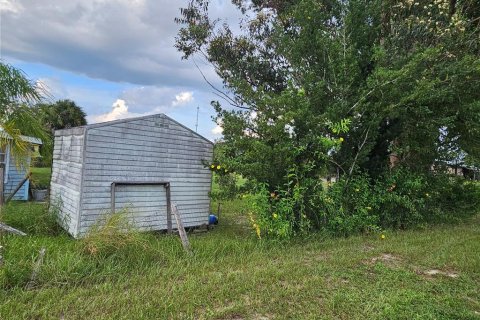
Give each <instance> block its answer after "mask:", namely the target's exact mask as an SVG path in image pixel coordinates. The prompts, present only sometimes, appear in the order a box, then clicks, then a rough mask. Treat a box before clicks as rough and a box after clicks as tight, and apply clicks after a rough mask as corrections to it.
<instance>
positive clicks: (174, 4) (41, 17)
mask: <svg viewBox="0 0 480 320" xmlns="http://www.w3.org/2000/svg"><path fill="white" fill-rule="evenodd" d="M215 2H218V3H215ZM20 3H21V4H20ZM186 5H187V1H181V2H179V1H175V0H101V1H98V0H70V1H65V0H49V1H38V0H22V1H14V0H10V1H9V0H0V8H1V11H2V13H3V12H5V14H2V17H1V18H2V29H4V30H8V32H2V55H3V56H6V57H9V58H14V59H18V60H21V61H29V62H36V63H43V64H47V65H50V66H53V67H55V68H59V69H63V70H69V71H72V72H75V73H81V74H84V75H86V76H88V77H90V78H97V79H105V80H109V81H112V82H125V83H132V84H140V85H162V86H186V85H188V86H196V87H199V86H201V87H206V84H205V82H204V80H203V78H202V76H201V74H200V72H198V70H196V69H195V67H194V65H193V63H192V62H191V61H187V62H186V61H182V59H181V56H182V54H181V53H180V52H178V51H177V49H176V48H175V47H174V44H175V36H176V35H177V33H178V30H179V28H180V27H181V26H180V25H178V24H176V23H175V22H174V18H175V17H178V16H180V10H179V9H180V7H184V6H186ZM211 10H212V16H214V17H222V18H228V19H229V21H231V22H232V23H235V20H236V17H238V10H237V9H236V8H235V6H234V5H233V4H231V3H230V1H221V0H218V1H214V2H213V3H212V5H211ZM18 26H22V27H21V28H18ZM198 65H199V67H200V68H201V69H202V71H203V73H204V74H205V75H206V76H207V78H208V79H209V80H210V81H211V82H214V83H216V84H217V85H219V86H221V81H220V79H219V78H218V77H217V76H216V75H215V72H214V70H213V68H212V67H211V66H210V65H207V64H202V63H200V62H199V64H198Z"/></svg>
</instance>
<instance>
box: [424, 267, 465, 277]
mask: <svg viewBox="0 0 480 320" xmlns="http://www.w3.org/2000/svg"><path fill="white" fill-rule="evenodd" d="M417 273H418V274H421V275H424V276H425V277H427V278H434V277H438V276H443V277H449V278H453V279H456V278H458V277H459V274H458V272H454V271H444V270H440V269H430V270H420V271H417Z"/></svg>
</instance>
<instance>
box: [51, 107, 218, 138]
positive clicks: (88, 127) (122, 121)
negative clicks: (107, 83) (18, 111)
mask: <svg viewBox="0 0 480 320" xmlns="http://www.w3.org/2000/svg"><path fill="white" fill-rule="evenodd" d="M148 118H166V119H168V120H170V121H172V122H174V123H176V124H178V125H179V126H181V127H183V128H185V129H187V130H188V131H190V132H191V133H193V134H195V135H196V136H198V137H199V138H201V139H203V140H205V141H206V142H208V143H210V144H213V142H212V141H210V140H208V139H207V138H205V137H204V136H202V135H201V134H199V133H198V132H195V131H193V130H192V129H190V128H189V127H187V126H185V125H183V124H181V123H180V122H178V121H176V120H174V119H172V118H170V117H169V116H167V115H166V114H164V113H156V114H151V115H148V116H142V117H134V118H126V119H119V120H112V121H105V122H99V123H92V124H87V125H85V126H80V127H76V128H86V129H87V130H88V129H91V128H99V127H106V126H110V125H114V124H120V123H127V122H131V121H136V120H141V119H148ZM71 129H74V128H69V129H61V130H55V132H59V133H61V132H62V131H63V130H71Z"/></svg>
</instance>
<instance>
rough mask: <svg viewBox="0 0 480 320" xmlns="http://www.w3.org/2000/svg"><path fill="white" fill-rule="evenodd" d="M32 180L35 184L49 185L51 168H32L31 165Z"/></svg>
mask: <svg viewBox="0 0 480 320" xmlns="http://www.w3.org/2000/svg"><path fill="white" fill-rule="evenodd" d="M30 171H31V172H32V180H33V181H34V182H35V184H37V185H40V186H44V187H48V186H50V177H51V175H52V168H34V167H31V168H30Z"/></svg>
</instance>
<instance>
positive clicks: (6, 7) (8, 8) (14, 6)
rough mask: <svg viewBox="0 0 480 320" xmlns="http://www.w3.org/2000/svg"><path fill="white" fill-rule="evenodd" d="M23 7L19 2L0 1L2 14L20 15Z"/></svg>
mask: <svg viewBox="0 0 480 320" xmlns="http://www.w3.org/2000/svg"><path fill="white" fill-rule="evenodd" d="M21 10H23V7H22V5H21V4H20V3H18V2H17V1H10V0H0V12H10V13H19V12H20V11H21Z"/></svg>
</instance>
